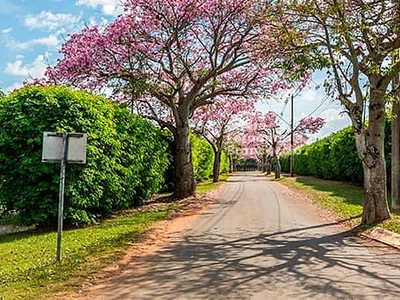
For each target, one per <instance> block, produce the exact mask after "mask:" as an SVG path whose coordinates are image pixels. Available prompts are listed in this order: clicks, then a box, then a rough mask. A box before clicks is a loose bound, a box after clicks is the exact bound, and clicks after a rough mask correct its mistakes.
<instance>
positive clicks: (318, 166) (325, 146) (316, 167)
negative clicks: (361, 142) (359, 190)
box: [280, 127, 363, 183]
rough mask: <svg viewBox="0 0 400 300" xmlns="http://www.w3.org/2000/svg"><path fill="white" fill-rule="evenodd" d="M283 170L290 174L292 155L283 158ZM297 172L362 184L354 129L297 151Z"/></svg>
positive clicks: (285, 155)
mask: <svg viewBox="0 0 400 300" xmlns="http://www.w3.org/2000/svg"><path fill="white" fill-rule="evenodd" d="M280 159H281V164H282V170H283V171H284V172H289V159H290V154H289V153H286V154H283V155H281V157H280ZM294 172H295V173H296V174H299V175H311V176H314V177H318V178H322V179H332V180H342V181H350V182H354V183H362V176H363V174H362V166H361V161H360V158H359V157H358V155H357V151H356V145H355V140H354V134H353V132H352V129H351V127H348V128H345V129H343V130H341V131H338V132H337V133H334V134H332V135H330V136H328V137H326V138H323V139H321V140H318V141H316V142H314V143H312V144H310V145H306V146H303V147H301V148H299V149H298V150H296V151H295V154H294Z"/></svg>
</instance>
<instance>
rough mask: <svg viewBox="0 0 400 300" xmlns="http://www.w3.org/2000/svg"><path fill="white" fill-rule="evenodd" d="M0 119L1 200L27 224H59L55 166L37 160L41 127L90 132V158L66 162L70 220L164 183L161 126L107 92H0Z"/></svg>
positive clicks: (89, 217)
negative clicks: (103, 94)
mask: <svg viewBox="0 0 400 300" xmlns="http://www.w3.org/2000/svg"><path fill="white" fill-rule="evenodd" d="M0 124H1V132H0V205H1V206H2V207H3V209H4V211H5V212H10V211H15V212H17V213H19V214H20V216H21V219H22V221H23V223H25V224H27V225H29V224H34V223H39V224H46V225H54V224H55V223H56V222H55V220H56V216H57V210H58V206H57V205H58V192H59V170H60V165H59V164H48V163H42V162H41V154H42V136H43V132H44V131H55V132H86V133H87V134H88V144H87V164H85V165H72V164H71V165H67V169H66V187H65V215H64V218H65V220H66V222H68V223H70V224H72V225H78V224H84V223H92V222H94V221H96V220H97V219H98V218H99V217H103V216H105V215H107V214H108V213H110V212H112V211H113V210H114V209H123V208H128V207H131V206H135V205H140V204H141V203H143V201H145V200H146V199H147V198H148V197H149V196H150V195H151V194H152V193H154V192H156V191H157V190H158V189H159V187H160V185H161V184H162V182H163V173H164V170H165V169H166V167H167V163H168V157H167V155H166V144H165V142H163V140H162V139H161V132H160V131H159V130H157V129H156V128H155V127H154V126H152V125H151V124H150V123H148V122H147V121H145V120H143V119H142V118H140V117H138V116H134V115H132V114H129V112H128V111H127V109H126V108H123V107H120V106H118V105H116V104H112V103H110V102H109V101H108V100H107V99H106V98H103V97H99V96H95V95H92V94H89V93H86V92H83V91H74V90H72V89H67V88H63V87H59V86H51V87H32V86H31V87H25V88H23V89H21V90H19V91H17V92H14V93H12V94H10V95H8V96H7V97H5V98H3V99H1V101H0Z"/></svg>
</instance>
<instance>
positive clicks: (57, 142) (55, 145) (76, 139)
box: [42, 131, 87, 164]
mask: <svg viewBox="0 0 400 300" xmlns="http://www.w3.org/2000/svg"><path fill="white" fill-rule="evenodd" d="M62 142H63V134H62V133H57V132H47V131H46V132H44V133H43V149H42V162H60V161H61V159H62V156H63V153H62V152H63V151H62V150H63V149H62ZM86 144H87V134H86V133H67V145H68V148H67V149H68V150H67V159H66V161H67V163H75V164H85V163H86Z"/></svg>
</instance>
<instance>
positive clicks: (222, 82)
mask: <svg viewBox="0 0 400 300" xmlns="http://www.w3.org/2000/svg"><path fill="white" fill-rule="evenodd" d="M398 11H399V1H398V0H395V1H391V2H389V1H387V0H373V1H372V0H371V1H366V0H355V1H351V2H349V1H347V0H339V1H336V0H335V1H330V0H328V1H325V0H323V1H322V0H303V1H268V2H267V1H259V0H244V1H243V0H201V1H200V0H189V1H188V0H177V1H169V0H128V1H126V2H125V13H124V14H123V15H121V16H119V17H118V18H117V19H116V20H115V21H113V22H112V23H110V24H109V25H107V26H106V27H104V28H99V27H96V26H95V27H89V28H85V29H84V30H83V31H82V32H81V33H76V34H71V35H70V36H69V38H68V40H67V41H66V43H65V44H64V45H63V46H62V48H61V50H60V52H61V54H62V55H63V57H62V58H61V59H60V60H59V61H58V63H57V64H56V65H55V66H54V67H52V68H49V69H48V71H47V73H46V78H45V80H44V82H46V83H63V84H67V85H73V86H76V87H79V88H84V89H89V90H92V91H96V92H102V91H108V92H110V91H111V93H112V97H113V99H114V100H118V101H126V102H128V103H130V104H131V105H132V108H133V109H135V110H136V112H138V113H140V114H142V115H144V116H146V117H147V118H149V119H151V120H154V121H156V122H158V124H159V125H160V126H161V127H162V128H168V129H169V131H170V132H171V133H172V134H173V137H174V143H175V146H174V149H175V158H174V161H175V171H176V174H175V177H176V189H175V196H176V197H178V198H181V197H186V196H189V195H192V194H193V193H194V187H195V180H194V172H193V164H192V159H191V151H190V143H189V128H190V120H193V117H194V116H195V115H196V114H197V112H198V111H199V109H200V108H201V107H207V106H208V105H212V104H218V103H221V101H223V98H224V97H227V96H228V97H229V102H230V103H232V104H233V103H238V102H241V101H243V99H246V98H245V97H247V99H249V100H251V101H255V100H257V99H258V98H259V97H260V96H261V97H264V96H265V95H266V94H268V93H273V92H274V91H275V90H276V89H279V88H286V87H287V85H286V84H285V80H286V79H290V80H300V79H301V77H302V76H303V75H304V74H305V73H306V71H307V70H308V69H318V68H325V67H326V68H328V70H329V72H330V73H329V74H330V75H329V77H328V80H327V84H326V87H327V90H328V92H330V93H332V94H333V96H334V97H335V98H337V99H338V100H339V101H341V103H342V104H343V106H344V107H345V109H346V111H347V113H348V115H349V116H350V118H351V120H352V124H353V129H354V133H355V137H356V138H355V141H356V146H357V153H358V155H359V157H360V159H361V161H362V164H363V169H364V172H363V174H364V180H363V181H364V193H365V194H364V212H363V222H364V223H368V224H369V223H373V222H376V221H381V220H384V219H386V218H388V217H389V210H388V206H387V196H386V194H387V193H386V171H385V160H384V151H383V138H384V132H383V124H384V117H385V113H386V112H385V103H386V100H387V97H386V96H387V90H388V87H389V83H390V82H391V80H392V79H393V78H394V76H395V75H396V74H397V73H398V72H399V70H400V62H399V61H398V59H392V53H393V51H394V50H396V49H398V48H399V46H400V40H399V39H398V30H399V28H398V25H397V23H396V20H397V16H398ZM277 78H279V80H278V81H277V80H276V79H277ZM41 82H42V83H43V81H41ZM366 120H368V122H365V121H366Z"/></svg>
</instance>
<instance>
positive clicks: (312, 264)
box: [87, 172, 400, 300]
mask: <svg viewBox="0 0 400 300" xmlns="http://www.w3.org/2000/svg"><path fill="white" fill-rule="evenodd" d="M399 267H400V252H399V251H398V250H394V249H392V248H389V247H386V246H384V245H382V244H380V243H377V242H373V241H369V240H366V239H363V238H358V237H353V236H351V235H350V234H349V233H348V232H347V229H346V228H345V227H344V226H340V225H338V224H334V223H332V222H331V221H328V220H327V219H323V218H321V217H320V216H319V214H318V210H317V209H316V208H315V207H313V206H312V205H311V204H310V203H309V202H308V200H306V199H304V198H301V197H298V196H297V195H296V194H295V193H293V192H291V191H290V190H288V189H287V188H285V187H283V186H282V185H280V184H279V183H277V182H273V181H269V180H268V179H267V178H266V177H265V176H263V175H261V174H259V173H257V172H243V173H238V174H237V175H236V176H233V177H231V178H230V180H229V182H228V183H227V184H226V185H225V186H224V187H223V190H222V194H221V200H220V201H219V202H218V203H217V204H214V205H212V206H211V207H210V208H209V209H208V210H207V211H205V212H203V213H202V214H201V215H199V216H197V217H195V218H191V219H190V222H187V223H185V225H184V226H181V227H180V228H177V229H176V230H173V231H170V232H168V233H167V238H166V240H165V241H164V242H163V243H162V244H160V245H159V246H158V247H157V248H156V249H155V250H154V251H152V252H150V253H149V254H148V255H146V256H143V257H140V258H137V259H133V258H132V261H131V262H130V264H129V266H128V267H126V268H125V269H124V270H123V271H122V272H121V274H119V275H118V276H115V277H112V278H110V279H109V280H107V281H106V282H105V283H102V284H101V285H99V286H97V287H96V288H95V289H93V290H92V291H89V294H87V299H324V300H325V299H399V298H400V268H399Z"/></svg>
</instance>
